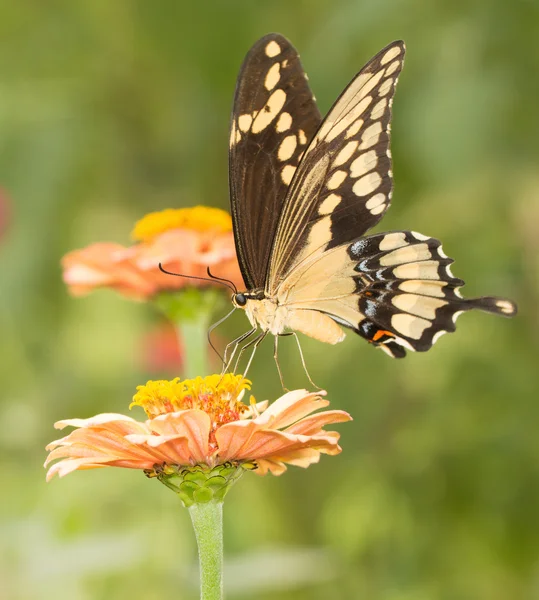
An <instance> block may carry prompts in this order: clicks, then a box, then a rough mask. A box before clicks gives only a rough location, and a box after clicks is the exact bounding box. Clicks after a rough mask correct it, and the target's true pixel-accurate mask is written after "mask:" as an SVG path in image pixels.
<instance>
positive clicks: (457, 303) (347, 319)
mask: <svg viewBox="0 0 539 600" xmlns="http://www.w3.org/2000/svg"><path fill="white" fill-rule="evenodd" d="M264 40H265V41H264V43H263V46H264V44H266V45H265V46H264V47H265V49H266V50H267V48H268V46H267V43H268V42H267V40H266V38H264ZM272 41H274V42H275V43H276V44H277V45H279V46H280V47H281V46H282V48H281V49H282V50H283V49H284V48H285V47H286V48H291V46H290V45H289V43H286V44H288V45H286V44H285V41H284V38H282V37H279V39H275V40H272ZM255 48H256V46H255ZM251 52H253V51H251ZM404 54H405V46H404V43H403V42H401V41H397V42H393V43H392V44H390V45H389V46H387V47H386V48H384V49H383V50H381V51H380V52H379V53H378V54H377V55H376V56H375V57H374V58H372V59H371V60H370V61H369V62H368V63H367V64H366V65H365V67H364V68H363V69H362V70H361V71H360V72H359V73H358V74H357V75H356V77H355V78H354V79H353V80H352V81H351V83H350V84H349V85H348V87H347V88H346V89H345V90H344V92H343V93H342V94H341V96H340V97H339V98H338V99H337V101H336V102H335V104H334V105H333V107H332V108H331V109H330V111H329V112H328V114H327V116H326V117H325V119H324V120H323V121H322V123H320V125H319V127H317V128H316V127H315V119H314V117H313V119H312V120H311V121H310V123H309V124H310V127H311V128H310V129H309V128H308V127H307V126H306V125H305V124H304V123H302V124H301V130H302V131H303V132H304V133H305V137H306V138H307V143H306V144H303V145H302V147H301V148H300V147H299V141H300V137H299V133H298V132H297V130H296V131H295V133H294V136H295V137H294V142H293V143H291V144H290V146H287V142H284V141H283V139H282V138H279V142H278V143H277V141H275V140H274V136H276V135H277V133H278V130H279V127H278V123H279V119H280V118H281V115H282V114H284V113H286V114H290V118H291V120H292V122H293V123H294V122H295V123H298V124H299V123H300V122H301V121H300V120H301V118H305V115H306V114H307V112H306V113H302V112H299V113H298V114H295V113H294V110H295V108H294V107H297V104H298V102H294V100H293V98H291V97H290V95H291V94H292V91H291V90H290V89H288V90H287V92H286V94H285V96H283V97H282V100H279V102H276V101H272V100H271V97H270V100H268V101H267V106H269V110H265V112H264V113H262V115H263V116H264V117H265V120H264V121H263V124H264V127H263V130H264V131H266V134H265V136H266V137H267V139H268V140H269V139H271V140H272V142H271V144H270V145H271V149H270V147H269V146H264V148H263V149H262V148H261V149H260V150H259V152H260V153H262V154H263V155H264V156H266V155H267V154H268V153H271V152H272V151H273V152H275V154H274V157H273V160H269V161H267V162H266V163H265V167H266V169H270V170H272V171H273V175H270V174H269V173H266V174H265V178H267V180H269V181H270V182H272V186H273V187H271V188H270V189H269V190H268V189H267V188H266V187H264V185H265V184H264V185H263V184H262V182H261V181H259V184H260V188H259V196H258V202H259V203H260V204H259V205H258V208H257V211H258V212H257V214H258V215H260V214H262V213H263V212H264V210H265V209H266V207H268V206H271V210H272V211H278V216H277V219H276V221H272V229H271V231H270V232H269V235H270V236H271V240H270V241H269V245H267V244H268V238H267V237H266V238H264V239H263V240H258V239H257V238H256V237H254V236H253V235H252V233H251V237H250V238H248V239H250V240H251V245H250V247H251V252H252V253H253V255H254V256H256V257H257V258H256V259H252V258H251V255H250V254H249V253H248V252H246V251H245V250H244V249H242V247H241V245H242V243H243V237H244V236H245V235H248V234H246V233H244V232H243V230H242V229H241V227H238V223H237V222H238V218H237V217H236V220H235V227H236V235H237V238H236V239H237V240H238V238H239V242H238V250H239V253H240V262H241V261H242V258H241V256H242V253H243V260H244V261H246V263H247V266H246V267H245V266H244V267H243V268H244V269H245V270H246V271H247V273H248V277H247V278H246V281H245V282H246V285H247V286H248V288H249V290H254V289H255V288H259V287H262V288H263V296H261V297H259V298H258V300H257V301H258V302H266V304H265V305H264V307H263V309H264V310H261V308H262V307H258V308H257V307H256V306H254V305H253V307H250V306H249V305H247V306H246V311H247V313H248V316H249V318H250V320H251V322H252V323H254V324H256V325H258V326H260V327H261V328H262V330H266V331H270V332H272V333H274V334H276V335H278V334H279V333H281V332H282V331H284V330H285V329H287V328H288V329H292V330H296V331H301V332H303V333H305V334H307V335H309V336H311V337H314V338H317V339H319V340H321V341H325V342H328V343H336V342H339V341H341V340H342V339H343V337H344V334H343V333H342V330H341V328H340V326H344V327H345V328H348V329H351V330H353V331H355V332H356V333H358V334H359V335H360V336H362V337H364V338H365V339H367V340H368V341H369V342H371V343H372V344H374V345H375V346H378V347H380V348H381V349H383V350H384V351H386V352H387V353H388V354H389V355H390V356H393V357H397V358H400V357H403V356H404V355H405V354H406V350H412V351H425V350H428V349H429V348H431V347H432V345H433V344H434V343H435V342H436V341H437V340H438V338H439V337H440V336H441V335H443V334H444V333H447V332H451V331H454V330H455V322H456V319H457V317H458V316H459V315H460V314H461V313H462V312H465V311H468V310H472V309H480V310H484V311H487V312H492V313H496V314H500V315H504V316H512V315H514V314H515V313H516V306H515V304H514V303H513V302H511V301H510V300H506V299H503V298H495V297H481V298H471V299H464V298H462V297H461V295H460V292H459V288H460V287H461V286H462V285H463V284H464V282H463V281H462V280H461V279H458V278H456V277H454V276H453V274H452V272H451V269H450V265H451V263H452V262H453V261H452V259H450V258H449V257H448V256H447V255H446V254H445V253H444V251H443V250H442V246H441V244H440V242H439V241H438V240H435V239H433V238H430V237H428V236H425V235H422V234H419V233H416V232H413V231H392V232H388V233H381V234H376V235H370V236H365V233H366V232H367V231H368V230H369V229H371V228H372V227H373V226H374V225H376V224H377V223H378V222H379V221H380V219H381V218H382V217H383V215H384V213H385V212H386V211H387V209H388V207H389V205H390V202H391V198H392V190H393V179H392V165H391V152H390V128H391V106H392V103H393V97H394V94H395V86H396V83H397V79H398V77H399V74H400V72H401V69H402V65H403V60H404ZM248 58H249V55H248ZM297 66H298V69H300V68H301V67H300V65H299V62H298V63H297ZM269 68H270V69H271V68H272V67H271V66H270V67H269ZM298 77H299V71H298ZM241 79H242V75H241V74H240V83H239V85H238V89H241V88H242V86H249V85H251V86H254V87H255V88H257V89H259V88H261V87H262V86H264V87H266V85H265V83H264V81H265V80H259V81H251V82H250V83H247V82H242V81H241ZM303 85H304V86H305V87H304V88H302V93H303V94H304V95H305V96H306V95H310V91H308V88H307V87H306V83H304V84H303ZM252 94H253V92H252V91H251V95H252ZM310 97H312V96H310ZM311 106H314V103H311ZM315 110H316V109H315V108H314V109H313V112H312V114H313V115H314V112H315ZM260 114H261V113H260V112H258V113H257V115H260ZM302 115H303V117H302ZM256 118H257V116H255V117H254V119H255V120H256ZM237 120H238V123H239V117H237ZM255 120H253V126H254V123H255ZM266 123H267V124H266ZM240 129H241V128H240ZM236 131H237V129H236V130H235V129H234V124H233V127H232V136H238V137H237V143H238V144H239V143H241V142H242V138H240V137H239V136H241V132H240V134H237V133H236ZM309 134H310V135H309ZM255 135H256V132H255ZM235 139H236V138H235ZM259 141H261V140H259ZM251 143H253V144H254V143H255V142H251ZM282 149H288V152H284V151H283V154H284V155H286V156H288V154H289V153H290V151H291V150H292V149H293V150H294V154H291V156H293V158H291V159H290V162H287V163H284V161H281V160H280V159H279V153H280V151H281V150H282ZM298 152H299V154H297V153H298ZM255 156H258V155H257V154H256V153H255ZM243 159H244V160H245V162H244V163H243V167H242V171H241V176H242V178H243V179H241V180H240V182H239V183H238V182H231V187H234V186H236V189H240V188H241V186H242V185H245V184H244V182H245V181H253V180H256V179H257V169H258V167H256V166H255V164H254V163H253V158H252V156H251V155H250V154H249V153H248V152H246V153H245V154H244V155H243ZM284 174H286V175H285V176H283V175H284ZM233 177H234V169H232V168H231V178H233ZM275 192H277V193H278V194H283V193H284V196H280V195H278V196H272V197H271V198H269V196H271V195H272V194H273V193H275ZM253 204H256V203H255V202H251V201H250V202H249V203H244V209H245V210H246V211H249V210H252V205H253ZM238 206H240V204H239V203H238V202H237V201H236V210H237V209H238ZM233 212H234V200H233ZM274 214H275V213H274ZM249 218H250V219H251V218H252V214H251V215H250V217H249ZM239 221H240V222H241V221H242V219H241V218H240V219H239ZM243 222H244V224H245V222H246V221H245V219H244V220H243ZM260 226H262V225H260V224H259V227H260ZM262 227H263V226H262ZM264 267H265V268H266V270H265V271H264V272H262V270H263V269H264ZM259 269H260V270H259ZM253 272H256V273H257V275H256V276H255V277H254V279H255V281H254V283H255V285H252V283H253V281H252V280H253V276H252V273H253ZM249 276H250V277H251V279H249ZM253 302H254V300H253ZM268 302H269V304H268ZM272 307H275V308H272ZM259 308H260V309H259Z"/></svg>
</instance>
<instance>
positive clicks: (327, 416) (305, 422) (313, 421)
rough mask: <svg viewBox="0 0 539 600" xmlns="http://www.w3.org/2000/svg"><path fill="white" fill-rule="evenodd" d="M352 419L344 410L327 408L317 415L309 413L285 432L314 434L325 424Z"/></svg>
mask: <svg viewBox="0 0 539 600" xmlns="http://www.w3.org/2000/svg"><path fill="white" fill-rule="evenodd" d="M346 421H352V417H351V416H350V415H349V414H348V413H347V412H345V411H344V410H327V411H324V412H323V413H320V414H317V415H310V416H308V417H305V418H304V419H301V420H300V421H298V422H297V423H294V424H293V425H290V427H287V428H286V430H285V431H286V432H287V433H297V434H302V435H316V434H317V433H319V432H320V431H321V430H322V428H323V427H324V426H325V425H333V423H344V422H346Z"/></svg>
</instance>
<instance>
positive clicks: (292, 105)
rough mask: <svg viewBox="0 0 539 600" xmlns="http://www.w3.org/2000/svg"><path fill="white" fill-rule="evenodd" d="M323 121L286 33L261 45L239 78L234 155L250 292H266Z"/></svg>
mask: <svg viewBox="0 0 539 600" xmlns="http://www.w3.org/2000/svg"><path fill="white" fill-rule="evenodd" d="M320 121H321V118H320V113H319V111H318V108H317V106H316V102H315V100H314V98H313V94H312V92H311V90H310V88H309V84H308V82H307V77H306V75H305V72H304V70H303V68H302V66H301V63H300V60H299V55H298V53H297V51H296V50H295V48H294V47H293V46H292V44H290V42H289V41H288V40H287V39H286V38H284V37H283V36H282V35H279V34H269V35H267V36H265V37H263V38H262V39H260V40H259V41H258V42H257V43H256V44H255V45H254V46H253V47H252V48H251V50H250V51H249V53H248V54H247V56H246V58H245V60H244V63H243V66H242V68H241V71H240V74H239V77H238V82H237V86H236V94H235V98H234V107H233V112H232V121H231V128H230V152H229V181H230V196H231V205H232V218H233V221H234V234H235V239H236V248H237V251H238V258H239V262H240V267H241V271H242V275H243V278H244V280H245V284H246V286H247V288H248V289H250V290H255V289H257V288H263V287H264V283H265V279H266V274H267V270H268V263H269V257H270V251H271V247H272V243H273V239H274V236H275V231H276V228H277V222H278V219H279V215H280V213H281V208H282V204H283V202H284V199H285V197H286V193H287V191H288V186H289V183H290V180H291V178H292V174H293V172H294V171H295V169H296V166H297V164H298V160H299V156H300V155H301V154H302V153H303V152H304V150H305V148H306V147H307V143H308V142H309V140H310V139H311V138H312V136H313V135H314V133H315V131H316V130H317V128H318V126H319V125H320Z"/></svg>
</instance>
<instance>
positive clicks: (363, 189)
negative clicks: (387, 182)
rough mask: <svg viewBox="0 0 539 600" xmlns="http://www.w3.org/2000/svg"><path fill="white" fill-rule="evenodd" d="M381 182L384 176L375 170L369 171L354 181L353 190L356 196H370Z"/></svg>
mask: <svg viewBox="0 0 539 600" xmlns="http://www.w3.org/2000/svg"><path fill="white" fill-rule="evenodd" d="M381 183H382V178H381V177H380V175H378V173H376V171H373V172H372V173H367V175H363V177H361V178H360V179H358V180H357V181H356V182H355V183H354V187H353V188H352V191H353V192H354V194H355V195H356V196H368V195H369V194H372V192H374V191H375V190H377V189H378V187H379V186H380V184H381Z"/></svg>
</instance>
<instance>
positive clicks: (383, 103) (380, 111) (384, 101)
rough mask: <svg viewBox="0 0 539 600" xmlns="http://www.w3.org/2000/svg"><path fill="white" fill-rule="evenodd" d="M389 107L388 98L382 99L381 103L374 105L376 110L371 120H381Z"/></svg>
mask: <svg viewBox="0 0 539 600" xmlns="http://www.w3.org/2000/svg"><path fill="white" fill-rule="evenodd" d="M386 107H387V98H382V99H381V100H380V102H377V103H376V104H375V105H374V108H373V109H372V110H371V119H372V120H373V121H375V120H376V119H379V118H380V117H381V116H382V115H383V114H384V112H385V110H386Z"/></svg>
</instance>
